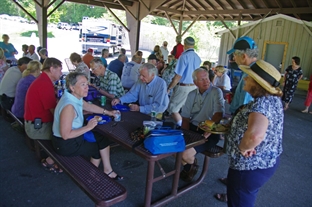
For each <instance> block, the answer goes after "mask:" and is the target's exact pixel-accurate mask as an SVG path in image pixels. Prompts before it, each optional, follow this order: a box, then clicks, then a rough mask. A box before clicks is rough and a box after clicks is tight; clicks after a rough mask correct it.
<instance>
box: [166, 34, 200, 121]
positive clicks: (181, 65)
mask: <svg viewBox="0 0 312 207" xmlns="http://www.w3.org/2000/svg"><path fill="white" fill-rule="evenodd" d="M194 45H195V40H194V39H193V38H192V37H187V38H185V39H184V48H185V51H184V52H183V53H182V55H181V57H180V58H179V60H178V62H177V65H176V67H175V73H176V74H175V76H174V77H173V79H172V81H171V83H170V84H169V86H168V89H167V92H168V93H169V92H170V90H171V89H173V93H172V95H171V96H170V102H169V107H168V112H169V113H171V115H172V118H173V119H174V121H175V122H176V124H177V125H178V126H181V125H182V117H181V115H180V114H179V111H180V109H181V108H182V106H183V105H184V103H185V100H186V98H187V95H188V94H189V92H191V91H192V90H194V89H196V86H195V85H194V82H193V79H192V73H193V71H194V70H195V69H197V68H199V66H200V63H201V60H200V57H199V56H198V55H197V54H196V52H195V51H194Z"/></svg>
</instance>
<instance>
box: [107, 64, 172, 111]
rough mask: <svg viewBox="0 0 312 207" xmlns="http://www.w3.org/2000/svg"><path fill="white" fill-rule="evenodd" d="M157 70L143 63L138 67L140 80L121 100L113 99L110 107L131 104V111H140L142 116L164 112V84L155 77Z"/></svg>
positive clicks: (167, 100) (165, 89) (165, 88)
mask: <svg viewBox="0 0 312 207" xmlns="http://www.w3.org/2000/svg"><path fill="white" fill-rule="evenodd" d="M157 73H158V71H157V68H156V67H155V66H154V65H152V64H149V63H145V64H143V65H142V66H141V67H140V80H138V81H137V82H136V83H135V84H134V85H133V86H132V88H131V89H130V91H129V92H128V93H126V94H125V95H124V96H122V97H121V98H119V99H117V98H115V99H113V100H112V105H113V106H114V105H116V104H118V103H120V102H121V103H133V102H136V101H138V103H139V105H138V104H131V105H130V110H131V111H140V112H141V113H144V114H150V113H151V112H152V111H156V112H157V113H162V112H164V111H165V110H166V109H167V107H168V103H169V98H168V94H167V85H166V82H165V81H164V80H163V79H161V78H160V77H158V76H157Z"/></svg>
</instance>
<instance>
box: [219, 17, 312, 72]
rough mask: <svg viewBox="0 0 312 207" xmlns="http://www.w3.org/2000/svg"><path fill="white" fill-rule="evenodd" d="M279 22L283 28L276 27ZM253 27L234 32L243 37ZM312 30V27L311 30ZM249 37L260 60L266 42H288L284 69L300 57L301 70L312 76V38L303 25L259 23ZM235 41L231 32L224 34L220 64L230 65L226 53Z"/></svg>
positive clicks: (280, 19)
mask: <svg viewBox="0 0 312 207" xmlns="http://www.w3.org/2000/svg"><path fill="white" fill-rule="evenodd" d="M277 21H282V26H276V23H277ZM251 27H252V26H248V27H244V28H239V31H238V32H237V31H236V30H234V31H233V33H234V34H238V35H239V37H241V36H242V35H243V34H245V33H246V32H247V31H248V30H249V29H250V28H251ZM311 29H312V28H311V27H310V30H311ZM246 35H247V36H249V37H251V38H253V39H254V40H255V41H256V43H257V45H258V48H259V58H262V50H263V48H264V43H265V42H266V41H273V42H287V43H288V49H287V53H286V59H285V61H284V63H283V69H285V68H286V67H287V66H289V65H291V58H292V57H293V56H298V57H300V59H301V68H302V70H303V75H304V77H310V75H312V36H311V35H310V34H309V33H308V32H307V31H306V29H305V28H304V27H303V25H302V24H299V23H296V22H293V21H290V20H287V19H283V18H278V19H274V20H271V21H267V22H262V23H259V24H258V25H257V26H256V27H254V28H253V29H252V30H251V31H249V32H248V33H247V34H246ZM234 41H235V40H234V39H233V38H232V37H231V36H230V33H229V32H226V33H223V34H222V36H221V45H220V51H219V64H221V65H222V64H223V65H227V64H228V55H227V54H226V52H227V51H228V50H230V49H231V48H232V46H233V43H234Z"/></svg>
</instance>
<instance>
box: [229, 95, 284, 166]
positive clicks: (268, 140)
mask: <svg viewBox="0 0 312 207" xmlns="http://www.w3.org/2000/svg"><path fill="white" fill-rule="evenodd" d="M252 112H257V113H260V114H262V115H264V116H265V117H266V118H267V119H268V120H269V124H268V128H267V131H266V134H265V138H264V140H263V141H262V142H261V143H260V144H259V145H258V146H257V147H256V148H255V150H256V154H255V155H253V156H251V157H248V158H246V157H244V156H243V155H242V154H241V153H240V152H239V149H238V145H239V144H240V142H241V139H242V138H243V135H244V133H245V131H246V130H247V128H248V116H249V114H250V113H252ZM283 122H284V112H283V106H282V102H281V99H280V98H279V97H277V96H271V95H269V96H263V97H259V98H255V100H254V101H252V102H250V103H248V104H247V105H246V106H245V107H244V108H243V109H242V110H241V111H240V112H238V113H237V115H236V116H235V117H234V119H233V123H232V125H231V129H230V132H229V133H228V134H227V136H226V140H227V146H226V151H227V154H228V158H229V165H230V168H231V169H234V170H255V169H266V168H271V167H273V166H274V165H275V163H276V159H277V157H278V156H279V155H280V154H281V153H282V151H283V149H282V136H283Z"/></svg>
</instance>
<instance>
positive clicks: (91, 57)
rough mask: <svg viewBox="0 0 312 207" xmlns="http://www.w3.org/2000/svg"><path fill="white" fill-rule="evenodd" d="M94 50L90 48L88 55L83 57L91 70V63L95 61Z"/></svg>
mask: <svg viewBox="0 0 312 207" xmlns="http://www.w3.org/2000/svg"><path fill="white" fill-rule="evenodd" d="M93 58H94V57H93V49H92V48H89V49H88V50H87V53H86V54H85V55H84V56H83V57H82V61H83V62H84V63H85V64H86V65H87V66H88V68H90V62H91V60H93Z"/></svg>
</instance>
